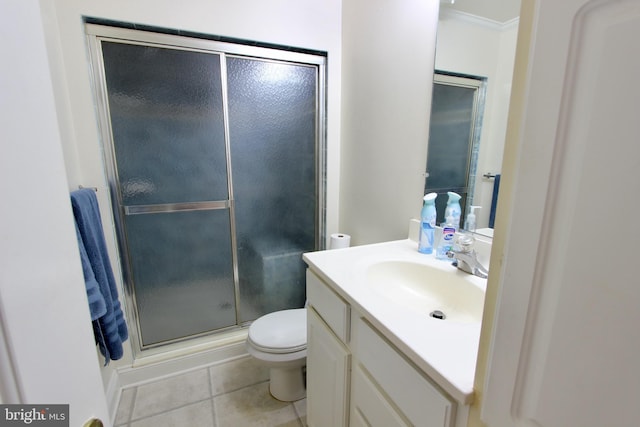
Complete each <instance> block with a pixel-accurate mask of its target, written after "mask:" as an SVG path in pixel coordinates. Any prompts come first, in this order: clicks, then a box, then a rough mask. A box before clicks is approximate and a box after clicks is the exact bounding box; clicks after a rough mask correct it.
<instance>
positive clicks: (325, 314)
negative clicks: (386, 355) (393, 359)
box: [307, 271, 351, 427]
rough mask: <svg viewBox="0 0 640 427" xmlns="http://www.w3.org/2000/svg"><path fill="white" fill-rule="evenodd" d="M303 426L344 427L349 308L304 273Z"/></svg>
mask: <svg viewBox="0 0 640 427" xmlns="http://www.w3.org/2000/svg"><path fill="white" fill-rule="evenodd" d="M307 299H308V301H309V306H308V307H307V424H308V425H309V427H324V426H336V427H343V426H344V427H346V426H348V425H349V421H348V413H349V411H348V408H349V407H348V402H349V380H350V371H351V354H350V351H349V348H348V347H347V340H348V332H349V306H348V304H347V303H346V302H345V301H344V300H342V299H341V298H340V297H339V296H338V295H336V294H335V293H334V292H333V291H332V290H331V289H329V288H328V287H327V286H325V285H324V284H323V283H321V282H320V280H319V279H318V278H317V277H316V276H315V275H314V274H311V273H310V272H308V271H307Z"/></svg>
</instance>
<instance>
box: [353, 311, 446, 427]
mask: <svg viewBox="0 0 640 427" xmlns="http://www.w3.org/2000/svg"><path fill="white" fill-rule="evenodd" d="M354 322H355V323H356V324H355V325H354V327H355V328H356V331H355V333H356V334H357V335H356V336H357V339H356V340H355V341H356V342H357V343H356V349H355V351H354V356H355V357H356V359H358V360H359V362H360V363H361V364H362V366H364V368H365V369H366V370H367V372H368V373H369V374H370V375H371V377H372V378H373V380H374V381H375V382H376V383H377V384H378V385H379V387H380V388H381V389H382V390H384V391H385V392H386V394H387V396H389V398H390V399H391V400H392V401H393V402H394V404H395V405H396V406H397V407H398V408H400V410H401V411H402V412H403V413H404V415H405V416H406V417H407V418H408V419H409V421H410V422H411V423H412V424H413V425H415V426H428V427H433V426H445V427H450V426H451V425H452V422H453V418H454V416H453V413H454V411H455V403H453V402H451V401H450V400H449V399H448V398H447V397H446V396H445V395H443V394H442V393H440V392H439V391H438V390H437V389H436V388H435V387H434V386H433V385H431V383H430V382H429V380H428V379H427V378H426V377H425V376H424V374H423V373H422V372H420V371H418V370H417V369H416V368H414V366H413V365H412V364H411V363H410V362H409V361H407V360H406V359H405V358H404V357H403V356H401V355H400V354H399V353H398V352H397V351H396V350H395V348H394V347H392V345H391V344H390V343H388V342H387V341H386V340H385V339H384V338H383V337H382V336H380V335H379V333H378V332H377V331H375V330H374V329H373V328H372V327H371V326H370V325H369V324H368V323H367V322H366V321H364V319H362V318H358V319H357V320H354Z"/></svg>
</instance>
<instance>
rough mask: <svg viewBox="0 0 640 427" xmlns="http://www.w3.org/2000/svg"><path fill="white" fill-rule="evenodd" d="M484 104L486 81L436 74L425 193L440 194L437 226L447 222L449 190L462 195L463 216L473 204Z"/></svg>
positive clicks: (437, 206) (437, 204)
mask: <svg viewBox="0 0 640 427" xmlns="http://www.w3.org/2000/svg"><path fill="white" fill-rule="evenodd" d="M483 102H484V82H483V80H481V79H474V78H470V77H460V76H450V75H447V74H440V73H438V72H436V74H435V76H434V84H433V98H432V103H431V122H430V127H429V147H428V153H427V172H428V174H429V175H428V177H427V178H426V180H425V190H424V191H425V194H426V193H431V192H434V193H438V195H439V197H438V198H437V199H436V208H437V211H438V218H437V222H438V224H440V223H442V222H444V220H445V218H444V212H445V207H446V204H447V199H448V197H447V192H448V191H453V192H456V193H458V194H460V196H462V198H461V199H460V205H461V208H462V212H463V217H464V216H465V213H466V212H467V210H466V207H467V206H468V205H469V204H472V202H473V187H471V186H472V185H473V183H474V182H475V176H476V167H477V162H478V150H479V138H480V126H481V116H482V109H483Z"/></svg>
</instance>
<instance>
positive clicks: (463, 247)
mask: <svg viewBox="0 0 640 427" xmlns="http://www.w3.org/2000/svg"><path fill="white" fill-rule="evenodd" d="M475 241H476V239H475V238H474V237H473V236H472V235H470V234H466V233H465V234H461V235H460V236H458V240H457V242H456V243H457V244H458V246H459V247H460V252H464V253H468V252H471V251H472V250H473V244H474V243H475Z"/></svg>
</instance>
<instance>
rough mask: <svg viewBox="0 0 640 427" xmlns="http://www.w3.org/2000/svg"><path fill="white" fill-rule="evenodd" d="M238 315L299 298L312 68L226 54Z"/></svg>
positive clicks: (250, 315)
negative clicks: (237, 280)
mask: <svg viewBox="0 0 640 427" xmlns="http://www.w3.org/2000/svg"><path fill="white" fill-rule="evenodd" d="M227 74H228V77H227V79H228V88H229V134H230V139H231V159H232V160H231V164H232V171H233V189H234V190H233V193H234V203H235V219H236V235H237V241H238V272H239V289H240V319H239V320H240V322H243V321H249V320H254V319H256V318H257V317H259V316H261V315H263V314H265V313H268V312H272V311H276V310H282V309H286V308H299V307H302V306H304V302H305V278H304V263H303V261H302V253H303V252H306V251H313V250H315V249H316V232H317V230H318V226H317V224H318V221H317V216H316V215H317V212H318V196H317V190H316V189H317V183H316V177H317V176H318V173H317V164H316V159H317V155H316V146H317V134H318V132H317V122H318V119H317V111H318V107H317V105H318V95H317V90H318V89H317V87H318V68H317V67H314V66H308V65H300V64H294V63H282V62H276V61H265V60H256V59H247V58H235V57H228V58H227Z"/></svg>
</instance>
